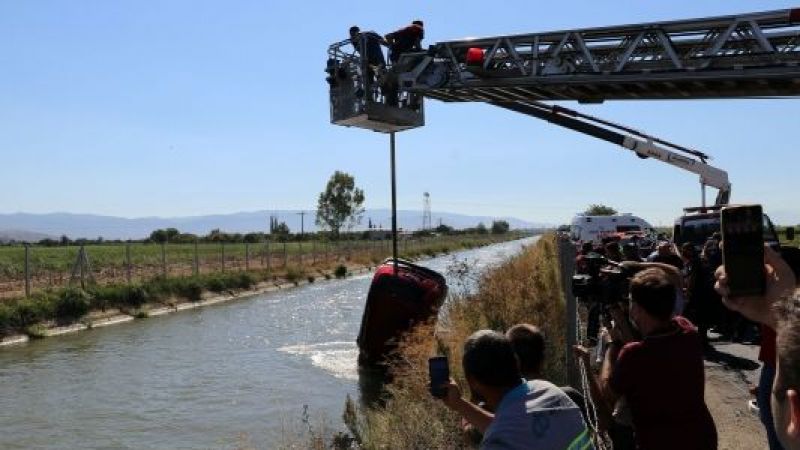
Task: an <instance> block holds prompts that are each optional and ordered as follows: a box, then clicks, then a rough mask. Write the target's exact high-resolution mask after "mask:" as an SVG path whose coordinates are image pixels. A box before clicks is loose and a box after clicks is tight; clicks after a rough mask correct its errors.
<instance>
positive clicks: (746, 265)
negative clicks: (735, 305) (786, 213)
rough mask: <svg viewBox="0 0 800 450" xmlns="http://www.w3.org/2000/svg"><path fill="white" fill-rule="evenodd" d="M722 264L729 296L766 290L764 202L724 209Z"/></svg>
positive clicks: (754, 293) (755, 293)
mask: <svg viewBox="0 0 800 450" xmlns="http://www.w3.org/2000/svg"><path fill="white" fill-rule="evenodd" d="M721 214H722V219H721V229H722V264H723V265H724V266H725V273H726V276H727V281H728V296H729V297H734V298H735V297H748V296H758V295H762V294H763V293H764V287H765V283H766V280H765V275H764V218H763V217H764V216H763V213H762V211H761V205H749V206H729V207H725V208H722V212H721Z"/></svg>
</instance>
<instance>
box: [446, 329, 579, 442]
mask: <svg viewBox="0 0 800 450" xmlns="http://www.w3.org/2000/svg"><path fill="white" fill-rule="evenodd" d="M462 365H463V368H464V375H465V376H466V379H467V383H469V387H470V389H471V390H472V391H473V393H475V394H477V395H478V396H480V397H481V398H484V399H485V400H486V406H487V408H489V409H491V410H493V411H495V412H494V414H492V413H489V412H488V411H486V410H484V409H482V408H480V407H479V406H477V405H475V404H473V403H470V402H469V401H467V400H466V399H464V398H463V397H462V395H461V389H460V388H459V386H458V384H456V383H455V382H454V381H452V380H451V381H450V383H449V384H447V385H446V388H447V394H446V396H445V397H444V398H443V401H444V404H445V405H446V406H447V407H448V408H450V409H452V410H454V411H456V412H458V413H460V414H461V415H462V416H463V417H464V418H466V419H467V420H468V421H469V422H470V423H472V424H473V425H475V427H476V428H478V430H480V431H481V432H483V441H481V447H480V448H482V449H493V448H503V449H531V448H536V449H544V450H546V449H553V450H555V449H566V448H580V449H589V448H592V444H591V438H590V436H589V433H588V430H587V429H586V426H585V425H584V422H583V418H582V417H581V412H580V410H579V409H578V407H577V406H576V405H575V403H573V402H572V400H570V399H569V397H567V395H566V394H564V392H563V391H561V389H559V388H558V387H556V386H555V385H553V384H552V383H549V382H547V381H543V380H531V381H527V382H526V381H525V380H524V379H523V378H522V374H521V373H520V369H519V364H518V361H517V357H516V356H515V354H514V349H513V348H512V346H511V342H510V341H509V339H508V338H507V337H506V336H505V335H503V334H501V333H498V332H495V331H491V330H481V331H477V332H475V333H473V334H472V335H471V336H470V337H469V338H467V341H466V342H465V343H464V356H463V360H462Z"/></svg>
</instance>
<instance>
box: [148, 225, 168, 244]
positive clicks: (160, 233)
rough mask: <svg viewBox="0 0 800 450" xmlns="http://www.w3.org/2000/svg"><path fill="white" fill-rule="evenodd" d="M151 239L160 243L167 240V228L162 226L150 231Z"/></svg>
mask: <svg viewBox="0 0 800 450" xmlns="http://www.w3.org/2000/svg"><path fill="white" fill-rule="evenodd" d="M150 240H151V241H153V242H156V243H159V244H161V243H164V242H167V230H164V229H161V228H159V229H158V230H153V232H152V233H150Z"/></svg>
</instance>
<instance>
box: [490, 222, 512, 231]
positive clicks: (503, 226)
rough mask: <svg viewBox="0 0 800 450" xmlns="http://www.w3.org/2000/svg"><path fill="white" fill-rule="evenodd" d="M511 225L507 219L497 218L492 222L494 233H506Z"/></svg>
mask: <svg viewBox="0 0 800 450" xmlns="http://www.w3.org/2000/svg"><path fill="white" fill-rule="evenodd" d="M510 228H511V226H510V225H509V224H508V222H506V221H505V220H495V221H493V222H492V234H505V233H508V230H509V229H510Z"/></svg>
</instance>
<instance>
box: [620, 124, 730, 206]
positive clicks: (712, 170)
mask: <svg viewBox="0 0 800 450" xmlns="http://www.w3.org/2000/svg"><path fill="white" fill-rule="evenodd" d="M622 147H624V148H627V149H628V150H632V151H634V152H636V154H637V155H639V156H642V157H649V158H656V159H658V160H660V161H663V162H665V163H667V164H671V165H673V166H675V167H678V168H680V169H683V170H687V171H689V172H692V173H695V174H697V175H699V176H700V185H701V186H702V187H703V204H702V206H706V205H705V203H706V201H705V186H711V187H713V188H716V189H718V190H719V192H718V193H717V198H716V200H715V201H714V204H715V205H725V204H727V203H728V201H729V200H730V197H731V183H730V181H728V172H725V171H724V170H722V169H719V168H716V167H714V166H711V165H709V164H706V163H704V162H703V161H699V160H696V159H692V158H690V157H687V156H685V155H682V154H680V153H677V152H674V151H671V150H667V149H666V148H664V147H660V146H658V145H656V144H655V143H653V141H651V140H644V139H640V138H636V137H633V136H625V140H624V142H623V143H622Z"/></svg>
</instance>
